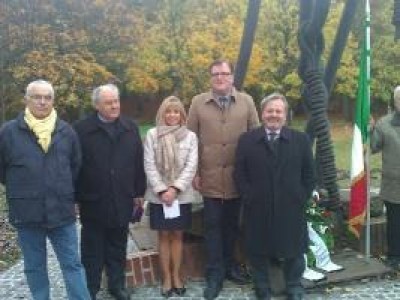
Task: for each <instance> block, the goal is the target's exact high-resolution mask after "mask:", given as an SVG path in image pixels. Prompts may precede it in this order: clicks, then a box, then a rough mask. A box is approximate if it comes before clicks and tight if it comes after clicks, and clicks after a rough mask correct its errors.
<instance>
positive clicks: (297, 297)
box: [287, 294, 303, 300]
mask: <svg viewBox="0 0 400 300" xmlns="http://www.w3.org/2000/svg"><path fill="white" fill-rule="evenodd" d="M287 300H303V294H289V295H288V297H287Z"/></svg>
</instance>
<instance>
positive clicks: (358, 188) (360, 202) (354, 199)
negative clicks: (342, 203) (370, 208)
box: [349, 174, 367, 220]
mask: <svg viewBox="0 0 400 300" xmlns="http://www.w3.org/2000/svg"><path fill="white" fill-rule="evenodd" d="M350 199H351V201H350V211H349V220H351V219H353V218H356V217H359V216H361V215H362V214H363V213H364V212H365V208H366V206H367V178H366V176H365V174H364V176H362V177H361V178H359V180H357V181H356V182H354V183H353V184H352V186H351V191H350Z"/></svg>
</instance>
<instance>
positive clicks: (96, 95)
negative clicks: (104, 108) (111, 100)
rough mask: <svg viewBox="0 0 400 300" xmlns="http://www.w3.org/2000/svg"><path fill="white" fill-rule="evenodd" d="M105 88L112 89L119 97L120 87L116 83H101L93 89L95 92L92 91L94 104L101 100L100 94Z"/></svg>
mask: <svg viewBox="0 0 400 300" xmlns="http://www.w3.org/2000/svg"><path fill="white" fill-rule="evenodd" d="M105 90H109V91H111V92H112V93H114V94H115V95H116V96H117V98H118V99H119V89H118V87H117V86H116V85H115V84H112V83H108V84H104V85H100V86H98V87H97V88H95V89H94V90H93V93H92V104H93V105H95V104H96V103H97V102H99V100H100V94H101V92H103V91H105Z"/></svg>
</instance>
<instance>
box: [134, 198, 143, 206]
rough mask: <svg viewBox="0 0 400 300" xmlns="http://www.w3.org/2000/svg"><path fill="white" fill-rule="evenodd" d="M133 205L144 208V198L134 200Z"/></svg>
mask: <svg viewBox="0 0 400 300" xmlns="http://www.w3.org/2000/svg"><path fill="white" fill-rule="evenodd" d="M133 205H140V206H141V207H143V205H144V198H143V197H137V198H133Z"/></svg>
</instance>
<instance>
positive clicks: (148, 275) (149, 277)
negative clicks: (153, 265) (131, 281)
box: [143, 270, 155, 284]
mask: <svg viewBox="0 0 400 300" xmlns="http://www.w3.org/2000/svg"><path fill="white" fill-rule="evenodd" d="M143 278H144V283H145V284H154V283H155V280H154V276H153V272H152V271H151V270H150V271H144V272H143Z"/></svg>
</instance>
